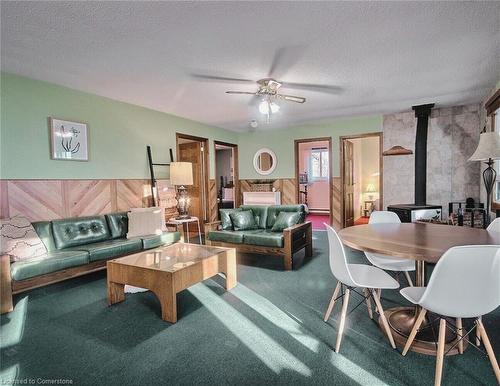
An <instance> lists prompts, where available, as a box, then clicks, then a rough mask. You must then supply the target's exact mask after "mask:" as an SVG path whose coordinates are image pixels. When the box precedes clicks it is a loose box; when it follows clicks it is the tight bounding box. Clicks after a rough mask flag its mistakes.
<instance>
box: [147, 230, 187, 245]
mask: <svg viewBox="0 0 500 386" xmlns="http://www.w3.org/2000/svg"><path fill="white" fill-rule="evenodd" d="M180 239H181V234H180V233H179V232H163V233H162V234H161V235H155V236H144V237H141V240H142V248H143V249H151V248H157V247H161V246H162V245H165V244H173V243H176V242H177V241H179V240H180Z"/></svg>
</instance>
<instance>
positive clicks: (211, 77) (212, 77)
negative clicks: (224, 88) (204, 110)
mask: <svg viewBox="0 0 500 386" xmlns="http://www.w3.org/2000/svg"><path fill="white" fill-rule="evenodd" d="M190 75H191V77H192V78H195V79H198V80H201V81H205V82H224V83H255V81H254V80H251V79H244V78H231V77H226V76H216V75H206V74H190Z"/></svg>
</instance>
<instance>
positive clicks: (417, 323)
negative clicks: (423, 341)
mask: <svg viewBox="0 0 500 386" xmlns="http://www.w3.org/2000/svg"><path fill="white" fill-rule="evenodd" d="M426 313H427V310H426V309H425V308H422V311H420V314H418V317H417V320H415V324H414V325H413V328H412V330H411V332H410V335H409V336H408V339H407V340H406V344H405V347H404V349H403V356H405V355H406V353H407V352H408V350H409V349H410V347H411V344H412V343H413V340H414V339H415V336H416V335H417V332H418V329H419V328H420V326H421V325H422V322H423V321H424V318H425V314H426Z"/></svg>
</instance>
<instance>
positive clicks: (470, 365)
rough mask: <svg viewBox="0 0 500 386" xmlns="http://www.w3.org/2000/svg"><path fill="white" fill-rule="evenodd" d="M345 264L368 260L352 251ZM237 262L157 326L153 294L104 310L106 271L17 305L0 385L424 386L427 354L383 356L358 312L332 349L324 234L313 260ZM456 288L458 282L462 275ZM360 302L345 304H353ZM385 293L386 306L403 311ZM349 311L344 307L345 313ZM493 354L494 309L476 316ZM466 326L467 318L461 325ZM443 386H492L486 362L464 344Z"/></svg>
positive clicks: (429, 368)
mask: <svg viewBox="0 0 500 386" xmlns="http://www.w3.org/2000/svg"><path fill="white" fill-rule="evenodd" d="M350 258H351V259H352V260H353V262H361V261H363V262H364V256H363V255H362V254H360V253H357V252H354V253H352V254H351V256H350ZM294 261H295V264H296V266H298V267H297V268H296V270H294V271H289V272H285V271H282V263H281V260H280V259H277V258H275V257H268V258H265V257H262V256H257V255H242V256H240V257H239V263H240V264H239V266H238V281H239V284H238V286H237V287H236V288H234V289H233V290H232V291H230V292H225V291H224V289H223V288H222V287H221V286H220V283H223V279H222V278H219V277H217V278H215V279H214V280H207V281H205V282H204V283H200V284H198V285H196V286H193V287H191V288H190V289H189V290H186V291H183V292H182V293H180V294H179V295H178V317H179V321H178V322H177V323H176V324H174V325H171V324H169V323H166V322H163V321H162V320H161V319H160V309H159V303H158V301H157V300H156V298H155V297H154V295H152V294H151V293H149V292H147V293H139V294H130V295H128V296H127V299H126V301H125V302H123V303H120V304H117V305H115V306H113V307H108V306H107V302H106V280H105V273H104V272H100V273H95V274H91V275H88V276H85V277H82V278H77V279H73V280H69V281H66V282H63V283H58V284H55V285H51V286H48V287H45V288H40V289H37V290H34V291H31V292H28V293H25V294H22V295H20V296H18V297H17V298H16V303H17V304H16V308H15V311H14V312H12V313H10V314H5V315H2V317H1V347H2V349H1V378H2V379H1V380H0V382H1V384H7V382H12V379H13V378H15V379H17V380H19V381H21V382H22V381H27V382H29V380H30V379H33V380H34V381H35V382H37V383H38V384H40V382H42V381H44V380H62V382H65V380H71V381H72V384H76V385H157V384H165V385H167V384H168V385H196V384H200V385H271V384H272V385H291V384H303V385H306V384H307V385H333V384H335V385H370V386H373V385H382V384H388V385H431V384H433V379H434V366H435V357H431V356H426V355H420V354H416V353H413V352H410V353H409V354H408V355H407V356H406V357H402V356H401V354H400V350H399V351H396V350H393V349H391V347H390V345H389V343H388V341H387V340H386V339H385V338H384V336H383V335H382V333H381V331H380V330H379V329H378V326H377V324H376V323H375V322H373V321H371V320H370V319H369V318H368V314H367V310H366V307H365V306H364V305H362V306H360V307H359V308H357V309H356V310H354V312H352V313H351V314H350V315H349V316H348V320H347V323H346V330H345V336H344V339H343V341H342V348H341V353H340V354H337V353H335V352H333V350H332V347H334V345H335V339H336V333H337V316H338V312H339V307H340V305H338V306H335V310H334V314H333V316H332V318H331V319H330V321H329V322H328V323H324V322H323V320H322V318H323V315H324V312H325V310H326V306H327V304H328V301H329V299H330V296H331V294H332V291H333V288H334V287H335V284H336V282H335V280H334V279H333V277H332V275H331V273H330V268H329V265H328V254H327V243H326V233H325V232H315V233H314V257H313V258H312V259H310V260H306V261H302V254H301V253H299V254H297V255H296V257H295V260H294ZM458 279H459V280H464V285H466V279H465V278H458ZM356 303H357V302H356V301H353V302H352V303H351V305H352V307H354V305H355V304H356ZM402 303H403V300H402V298H401V296H400V295H399V293H398V292H397V291H384V293H383V305H384V306H385V307H386V308H387V307H392V306H395V305H397V304H402ZM352 307H351V308H352ZM484 321H485V326H486V328H487V330H488V331H489V334H490V338H491V340H492V344H493V348H494V349H496V351H497V352H500V328H499V326H500V310H499V309H497V310H496V311H495V312H494V313H492V314H490V315H488V316H486V317H485V318H484ZM469 324H470V321H467V323H466V326H468V325H469ZM443 384H444V385H475V384H478V385H479V384H484V385H487V384H488V385H494V384H496V381H495V377H494V373H493V370H492V368H491V366H490V363H489V361H488V359H487V358H486V357H485V356H483V355H482V354H481V353H479V352H478V351H476V350H474V349H473V348H471V347H469V348H468V349H467V350H466V352H465V354H464V355H460V356H458V355H457V356H452V357H447V358H446V359H445V365H444V380H443Z"/></svg>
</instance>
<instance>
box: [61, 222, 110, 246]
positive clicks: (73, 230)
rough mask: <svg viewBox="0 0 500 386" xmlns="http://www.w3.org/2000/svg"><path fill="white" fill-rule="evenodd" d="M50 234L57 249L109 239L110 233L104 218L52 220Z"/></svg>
mask: <svg viewBox="0 0 500 386" xmlns="http://www.w3.org/2000/svg"><path fill="white" fill-rule="evenodd" d="M52 232H53V234H54V241H55V244H56V247H57V249H63V248H69V247H76V246H78V245H84V244H90V243H97V242H99V241H105V240H109V239H111V232H110V230H109V228H108V223H107V222H106V218H105V217H104V216H91V217H75V218H67V219H62V220H53V221H52Z"/></svg>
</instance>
